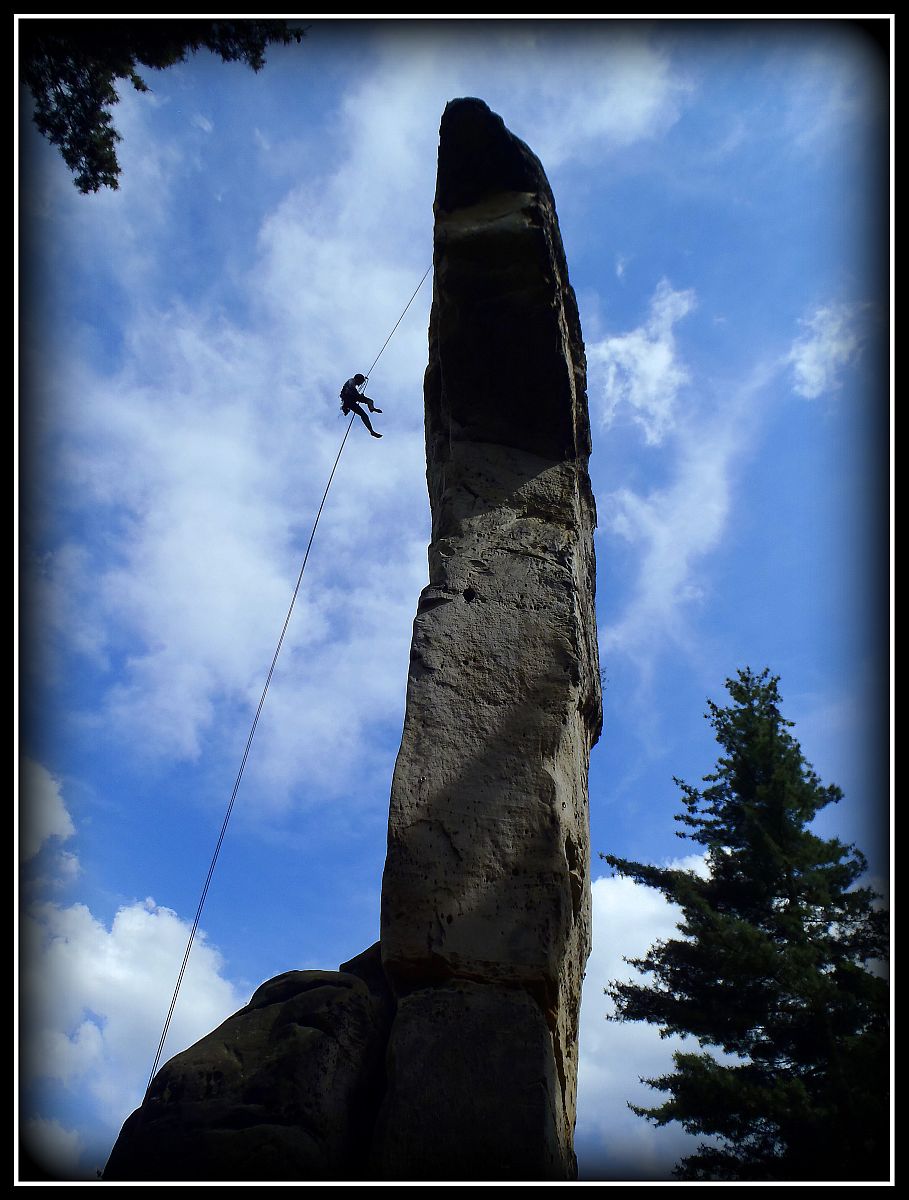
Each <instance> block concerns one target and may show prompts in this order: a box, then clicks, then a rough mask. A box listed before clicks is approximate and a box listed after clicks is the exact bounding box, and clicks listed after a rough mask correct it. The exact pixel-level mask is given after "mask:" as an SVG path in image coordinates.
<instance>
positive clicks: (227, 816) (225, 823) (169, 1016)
mask: <svg viewBox="0 0 909 1200" xmlns="http://www.w3.org/2000/svg"><path fill="white" fill-rule="evenodd" d="M431 270H432V264H431V263H430V265H429V267H428V268H427V269H426V272H425V273H424V275H423V278H422V279H421V280H420V282H419V283H418V284H417V286H416V289H415V291H414V293H413V295H412V296H411V297H410V299H409V300H408V301H407V304H406V305H405V306H404V311H403V312H402V313H401V315H400V316H399V317H398V319H397V321H395V324H394V328H393V329H392V331H391V333H390V334H389V335H388V337H387V338H386V339H385V342H384V344H383V345H382V349H381V350H380V351H379V353H378V354H377V355H376V357H375V359H374V360H373V363H372V366H371V367H370V368H369V370H370V371H372V370H373V368H374V367H375V365H376V363H377V362H378V361H379V359H380V358H381V357H382V354H383V352H384V350H385V347H386V346H387V345H388V343H389V342H390V341H391V339H392V337H393V335H394V332H395V330H396V329H397V328H398V326H399V325H400V324H401V322H402V320H403V319H404V315H405V313H406V312H407V310H408V309H409V308H410V306H411V304H412V303H413V301H414V299H415V298H416V295H417V292H419V290H420V288H421V287H422V286H423V283H424V281H425V279H426V276H427V275H428V274H429V272H430V271H431ZM368 378H369V376H368V375H367V379H368ZM355 416H356V414H355V413H354V414H353V415H352V416H351V418H350V421H349V422H348V424H347V429H346V430H345V431H344V437H343V438H342V439H341V445H340V447H339V449H338V453H337V455H336V456H335V461H334V465H333V466H332V468H331V474H330V475H329V476H328V483H327V484H326V485H325V491H324V492H323V493H322V501H321V503H320V504H319V510H318V512H317V513H316V519H315V521H314V522H313V527H312V531H311V533H310V535H309V541H308V543H307V545H306V552H305V553H304V555H303V563H302V566H301V567H300V573H299V575H298V576H297V583H296V586H295V587H294V591H293V596H292V597H291V601H290V606H289V608H288V610H287V616H286V617H285V618H284V625H283V627H282V629H281V636H280V637H279V638H278V644H277V646H276V647H275V652H274V655H273V656H272V660H271V666H270V667H269V669H268V676H267V677H266V680H265V686H264V687H263V689H262V695H261V696H260V697H259V704H258V707H257V708H256V715H255V716H254V717H253V722H252V726H251V727H250V730H249V737H248V738H247V739H246V747H245V749H244V750H243V757H242V759H241V761H240V769H239V770H238V772H237V778H236V780H235V781H234V786H233V791H232V792H231V794H230V802H229V804H228V805H227V812H226V813H225V814H224V820H223V822H222V823H221V832H220V833H219V834H218V841H217V843H216V845H215V850H214V854H213V855H212V859H211V863H210V864H209V868H208V874H207V875H206V877H205V884H204V885H203V887H202V894H201V896H200V897H199V904H198V906H197V908H196V915H195V918H194V920H193V924H192V928H191V930H190V934H189V940H188V941H187V943H186V950H185V951H184V954H183V962H182V963H181V964H180V971H179V974H178V975H177V983H176V987H175V988H174V994H173V997H172V999H171V1002H170V1008H169V1009H168V1012H167V1018H166V1020H165V1022H164V1029H163V1030H162V1032H161V1038H160V1041H159V1042H158V1050H157V1053H156V1054H155V1061H154V1063H153V1065H152V1069H151V1074H150V1075H149V1077H148V1083H147V1084H146V1085H145V1095H146V1096H147V1095H148V1093H149V1090H150V1088H151V1085H152V1081H153V1080H154V1078H155V1074H156V1072H157V1070H158V1064H159V1062H160V1061H161V1054H162V1052H163V1050H164V1043H165V1041H166V1039H167V1034H168V1032H169V1030H170V1024H171V1020H172V1018H173V1015H174V1009H175V1008H176V1007H177V997H178V996H179V994H180V987H181V985H182V983H183V976H184V975H185V973H186V967H187V964H188V963H189V955H190V951H191V950H192V945H193V940H194V938H195V936H196V930H197V929H198V928H199V921H200V920H201V919H202V909H203V908H204V906H205V901H206V898H207V896H208V889H209V887H210V886H211V881H212V876H213V875H214V873H215V866H216V865H217V862H218V856H219V855H220V853H221V846H222V845H223V843H224V835H225V834H226V833H227V826H228V823H229V822H230V817H231V813H232V812H233V808H234V802H235V801H236V799H237V793H238V792H239V790H240V782H241V780H242V779H243V772H244V771H245V769H246V761H247V759H248V758H249V752H250V749H251V747H252V743H253V738H254V737H255V733H256V728H257V726H258V724H259V717H260V716H261V715H262V708H263V706H264V704H265V697H266V695H267V693H268V688H269V684H270V683H271V680H272V676H273V675H274V673H275V667H276V665H277V662H278V655H279V654H280V653H281V647H282V646H283V645H284V637H285V634H286V633H287V629H288V626H289V625H290V618H291V614H292V613H293V610H294V605H295V604H296V602H297V596H298V594H299V591H300V585H301V583H302V582H303V572H304V571H305V570H306V563H307V561H308V559H309V552H310V550H311V549H312V544H313V540H314V539H315V536H316V530H317V529H318V527H319V520H320V518H321V516H322V510H323V509H324V508H325V501H326V500H327V499H328V491H329V488H330V487H331V485H332V480H333V479H334V477H335V472H336V471H337V469H338V463H339V462H340V461H341V454H342V452H343V450H344V446H345V444H346V442H347V438H348V435H349V434H350V431H351V428H352V426H353V423H354V417H355Z"/></svg>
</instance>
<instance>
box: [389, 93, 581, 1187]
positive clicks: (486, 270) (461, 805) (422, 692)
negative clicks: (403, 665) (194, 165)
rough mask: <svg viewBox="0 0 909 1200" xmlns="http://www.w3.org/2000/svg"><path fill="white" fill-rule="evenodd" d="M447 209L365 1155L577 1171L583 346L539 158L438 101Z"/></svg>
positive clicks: (471, 1167) (487, 116)
mask: <svg viewBox="0 0 909 1200" xmlns="http://www.w3.org/2000/svg"><path fill="white" fill-rule="evenodd" d="M435 213H436V223H435V260H434V266H435V277H434V289H435V290H434V297H433V309H432V318H431V327H430V353H429V367H428V369H427V372H426V379H425V399H426V448H427V479H428V483H429V494H430V502H431V506H432V517H433V528H432V542H431V545H430V549H429V574H430V581H429V585H428V587H426V588H425V589H424V591H423V594H422V596H421V598H420V603H419V607H418V611H417V617H416V621H415V623H414V635H413V644H412V650H411V661H410V672H409V678H408V689H407V710H406V716H405V722H404V733H403V738H402V743H401V749H400V752H399V754H398V759H397V763H396V767H395V774H394V781H393V785H392V794H391V806H390V815H389V836H388V857H387V860H386V865H385V874H384V879H383V889H382V924H381V946H382V961H383V965H384V968H385V973H386V975H387V977H388V979H389V981H390V983H391V985H392V987H393V989H394V992H395V995H396V997H397V1001H398V1004H397V1013H396V1016H395V1019H394V1023H393V1025H392V1031H391V1039H390V1044H389V1058H388V1062H389V1080H388V1091H387V1093H386V1096H385V1100H384V1102H383V1106H382V1110H381V1113H380V1117H379V1128H378V1130H377V1135H376V1142H375V1146H374V1150H373V1161H374V1163H375V1165H376V1170H377V1173H378V1174H379V1175H380V1176H381V1177H383V1178H401V1179H408V1178H428V1179H433V1178H434V1179H444V1178H448V1179H451V1178H468V1179H469V1178H474V1179H512V1178H513V1179H560V1178H561V1179H564V1178H570V1177H571V1176H572V1173H573V1170H574V1156H573V1149H572V1138H573V1128H574V1117H575V1108H574V1104H575V1087H576V1070H577V1027H578V1012H579V1004H580V990H581V981H582V978H583V972H584V965H585V962H586V959H587V955H588V952H589V945H590V885H589V877H588V860H589V833H588V808H587V773H588V763H589V755H590V749H591V747H592V746H593V744H594V742H595V741H596V739H597V737H598V735H599V732H600V727H601V695H600V681H599V662H598V656H597V645H596V620H595V613H594V556H593V530H594V526H595V522H596V516H595V509H594V503H593V496H592V493H591V488H590V482H589V478H588V475H587V459H588V456H589V453H590V431H589V423H588V415H587V400H586V390H585V389H586V374H585V357H584V348H583V342H582V339H581V331H580V324H579V321H578V314H577V308H576V304H575V299H574V293H573V291H572V289H571V287H570V285H569V282H568V275H567V269H566V265H565V257H564V252H563V250H562V243H561V238H560V235H559V229H558V223H557V219H556V213H555V206H554V202H553V199H552V193H551V191H550V189H549V185H548V183H547V181H546V177H545V175H544V173H543V170H542V167H541V166H540V164H539V162H538V160H537V159H536V158H535V156H534V155H533V154H532V153H531V152H530V150H528V148H527V147H526V146H525V145H524V144H523V143H522V142H520V141H519V140H518V139H517V138H515V137H514V136H513V135H512V134H510V133H509V132H508V130H507V129H506V128H505V126H504V124H503V123H502V121H501V119H500V118H499V117H497V116H496V115H495V114H493V113H491V112H490V111H489V109H488V108H487V107H486V105H485V104H483V103H482V101H479V100H460V101H454V102H452V103H451V104H450V105H449V106H448V107H447V109H446V111H445V115H444V117H443V120H442V127H441V138H440V149H439V175H438V189H437V194H436V204H435ZM484 1063H485V1064H486V1066H485V1067H484V1065H483V1064H484ZM440 1106H441V1107H440ZM443 1114H444V1116H443ZM437 1115H438V1119H437ZM430 1130H431V1131H432V1132H431V1135H430Z"/></svg>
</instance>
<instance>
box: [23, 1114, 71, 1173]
mask: <svg viewBox="0 0 909 1200" xmlns="http://www.w3.org/2000/svg"><path fill="white" fill-rule="evenodd" d="M22 1148H23V1150H25V1151H26V1152H27V1153H28V1155H29V1156H30V1158H31V1159H32V1161H33V1162H34V1163H35V1164H36V1165H37V1166H38V1167H40V1168H41V1169H42V1170H43V1171H46V1172H47V1173H48V1174H49V1175H50V1176H51V1177H53V1178H56V1179H78V1178H79V1177H80V1175H81V1173H82V1168H81V1165H80V1162H79V1158H80V1155H81V1153H82V1139H81V1137H80V1136H79V1134H78V1132H77V1131H76V1130H74V1129H65V1128H64V1127H63V1125H61V1124H60V1122H59V1121H56V1120H49V1119H48V1118H46V1117H30V1118H29V1119H28V1120H27V1121H24V1122H23V1124H22Z"/></svg>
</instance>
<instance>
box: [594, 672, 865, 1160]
mask: <svg viewBox="0 0 909 1200" xmlns="http://www.w3.org/2000/svg"><path fill="white" fill-rule="evenodd" d="M778 682H779V680H778V678H776V677H771V676H770V674H769V672H768V671H766V670H765V671H763V672H762V673H761V674H755V673H753V672H752V671H750V670H747V669H746V670H744V671H740V672H739V673H738V677H737V678H736V679H734V680H727V681H726V686H727V689H728V691H729V693H730V695H731V697H732V700H733V703H732V704H731V705H729V707H727V708H720V707H719V706H717V705H716V704H713V703H712V702H709V701H708V705H709V711H708V713H707V714H705V715H706V717H707V719H708V720H709V721H710V722H711V724H712V725H713V728H714V730H715V732H716V738H717V741H718V742H719V743H720V745H721V746H722V748H723V753H722V755H721V756H720V758H719V759H718V761H717V765H716V769H715V772H714V774H712V775H708V776H705V778H704V780H703V782H704V783H706V784H708V785H709V786H708V787H706V788H705V789H704V790H703V791H702V790H699V789H697V788H694V787H690V786H689V785H688V784H686V783H683V782H682V781H681V780H676V783H677V784H678V786H679V787H680V788H681V792H682V798H683V801H684V807H685V811H684V812H683V813H682V814H680V815H679V816H678V817H677V818H676V820H678V821H679V822H681V824H682V825H684V826H685V831H683V832H680V833H679V835H678V836H680V837H683V838H688V839H691V840H692V841H695V842H697V843H699V844H700V845H701V846H703V847H705V850H706V856H705V857H706V864H707V867H708V871H709V874H708V876H707V877H706V878H703V877H701V876H699V875H697V874H695V873H693V872H689V871H681V870H673V869H668V868H662V867H654V866H648V865H646V864H643V863H637V862H631V861H629V860H627V859H621V858H616V857H615V856H613V855H609V854H604V855H601V857H602V858H604V859H605V860H606V861H607V862H608V863H610V865H611V866H612V867H613V868H614V869H615V870H616V871H617V872H619V874H621V875H624V876H628V877H630V878H632V879H635V880H637V881H638V882H639V883H643V884H646V885H647V886H649V887H654V888H658V889H659V890H660V891H662V892H663V894H664V895H665V896H666V897H667V899H668V900H670V901H672V902H673V903H675V904H677V905H678V906H679V907H680V908H681V910H682V919H681V921H680V923H679V926H678V928H679V931H680V933H681V934H682V935H683V937H682V938H678V939H670V940H667V941H665V942H658V943H657V944H656V945H654V946H652V947H651V948H650V949H649V951H648V952H647V953H646V954H645V956H644V957H643V958H641V959H632V960H628V961H629V962H631V964H632V965H633V966H634V967H636V968H637V969H638V970H639V971H641V972H645V973H649V976H650V980H651V981H650V982H647V981H645V982H640V983H623V982H613V983H611V984H610V985H609V987H608V988H607V989H606V993H607V995H609V996H611V997H612V999H613V1000H614V1002H615V1006H616V1015H615V1016H614V1017H613V1018H611V1019H613V1020H618V1021H648V1022H650V1023H652V1024H655V1025H658V1026H659V1028H660V1032H661V1036H668V1035H670V1034H682V1035H690V1036H693V1037H694V1038H696V1039H697V1040H698V1042H699V1043H700V1045H701V1047H702V1048H703V1047H705V1046H711V1047H716V1048H719V1049H720V1050H722V1051H723V1052H724V1060H723V1061H718V1060H717V1059H716V1058H714V1057H713V1055H711V1054H710V1053H707V1052H703V1051H702V1052H701V1053H677V1054H675V1055H674V1063H675V1071H674V1072H673V1073H672V1074H669V1075H665V1076H662V1077H660V1078H658V1079H648V1080H646V1081H645V1082H646V1083H648V1084H649V1085H650V1086H651V1087H653V1088H655V1089H657V1090H658V1091H661V1092H666V1093H669V1099H667V1100H666V1101H665V1102H664V1103H662V1104H660V1105H658V1106H657V1107H654V1108H634V1111H635V1112H637V1113H638V1114H639V1115H642V1116H644V1117H646V1118H648V1119H649V1120H651V1121H653V1122H654V1123H655V1124H657V1125H664V1124H666V1123H667V1122H669V1121H678V1122H680V1123H681V1124H682V1125H683V1126H684V1127H685V1129H686V1130H688V1131H689V1132H691V1133H696V1134H702V1135H709V1136H711V1137H712V1138H715V1139H717V1142H718V1146H719V1148H714V1147H713V1146H711V1145H709V1144H702V1145H700V1146H699V1147H698V1152H697V1153H696V1154H694V1155H692V1156H690V1157H688V1158H685V1159H683V1160H682V1161H681V1163H680V1164H679V1165H678V1166H677V1168H676V1172H675V1173H676V1175H677V1176H679V1177H680V1178H682V1179H689V1180H751V1181H766V1182H774V1181H805V1180H816V1181H820V1180H844V1181H845V1180H857V1179H867V1180H873V1179H885V1178H887V1170H888V1152H887V1147H888V1129H889V1116H888V1109H889V1104H888V1095H887V1088H888V1033H887V1029H888V1009H889V998H888V996H889V989H888V987H887V984H886V982H885V981H884V980H883V979H882V978H881V977H880V976H879V975H877V974H875V973H874V971H873V969H869V968H872V967H873V966H874V964H875V963H876V962H881V961H884V960H885V959H886V956H887V921H886V914H885V913H884V911H883V910H882V909H881V908H880V907H878V906H877V905H876V902H877V901H878V900H879V899H880V897H878V896H877V895H876V894H875V893H874V892H872V891H871V890H869V889H868V888H866V887H856V886H854V885H855V884H856V881H857V880H858V879H859V877H860V876H861V875H862V874H863V872H864V871H865V869H866V866H867V864H866V860H865V858H864V856H863V855H862V854H861V852H860V851H859V850H857V849H856V847H854V846H846V845H844V844H843V843H842V842H840V841H839V840H838V839H836V838H833V839H827V840H825V839H822V838H819V837H817V836H816V835H815V834H813V833H812V832H811V831H810V830H809V829H808V828H807V825H808V824H809V823H810V822H811V821H812V819H813V818H814V817H815V816H816V815H817V813H818V812H820V810H821V809H823V808H824V807H826V805H828V804H830V803H833V802H836V801H838V800H839V799H840V798H841V792H840V791H839V789H838V788H836V787H832V786H824V785H823V784H822V783H821V782H820V780H819V779H818V777H817V776H816V775H815V773H814V771H813V770H812V768H811V767H810V766H809V765H808V764H807V763H806V762H805V760H804V758H803V756H802V753H801V748H800V746H799V744H798V742H797V741H796V740H795V738H794V737H793V736H792V735H791V733H790V732H789V729H790V728H791V727H792V722H791V721H787V720H784V718H783V716H782V714H781V712H780V696H779V692H778V688H777V685H778Z"/></svg>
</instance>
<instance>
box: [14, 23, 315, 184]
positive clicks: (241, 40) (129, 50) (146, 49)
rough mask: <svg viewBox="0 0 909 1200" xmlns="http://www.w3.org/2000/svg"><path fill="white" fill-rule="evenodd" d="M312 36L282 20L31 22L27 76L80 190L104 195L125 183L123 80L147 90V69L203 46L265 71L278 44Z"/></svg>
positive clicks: (22, 36)
mask: <svg viewBox="0 0 909 1200" xmlns="http://www.w3.org/2000/svg"><path fill="white" fill-rule="evenodd" d="M304 36H305V35H304V32H303V30H300V29H293V30H291V29H289V28H288V24H287V22H286V21H280V20H269V21H226V20H214V21H212V20H199V19H195V18H194V19H174V18H170V19H167V20H143V19H138V18H136V19H123V18H117V19H108V20H103V19H97V20H96V19H69V20H64V19H53V20H34V19H23V20H21V21H20V23H19V63H20V75H21V78H22V81H23V83H25V84H26V86H27V87H28V89H29V91H30V92H31V94H32V97H33V98H34V101H35V112H34V121H35V124H36V125H37V127H38V129H39V130H40V131H41V133H43V134H44V136H45V137H46V138H47V139H48V140H49V141H50V142H51V143H52V144H53V145H54V146H59V147H60V151H61V153H62V155H63V158H64V161H65V162H66V165H67V166H68V167H69V168H70V170H71V171H72V172H73V173H74V175H75V184H76V187H77V188H78V189H79V191H80V192H83V193H87V192H96V191H98V189H99V188H101V187H110V188H117V187H118V186H119V181H118V180H119V175H120V165H119V163H118V162H117V152H116V144H117V142H118V141H120V140H121V138H120V135H119V134H118V133H117V131H116V129H115V128H114V124H113V118H112V116H111V111H110V110H111V108H112V107H113V105H115V104H116V103H117V102H118V99H119V98H118V96H117V90H116V86H115V85H116V81H117V80H118V79H123V80H128V81H129V83H131V84H132V86H133V87H134V88H135V89H136V91H139V92H147V91H148V90H149V88H148V84H147V83H146V82H145V80H144V79H143V78H142V76H141V75H140V74H139V71H138V68H139V67H140V66H142V67H150V68H151V69H152V70H155V71H161V70H164V69H165V68H166V67H171V66H173V65H174V64H175V63H179V62H183V61H185V59H186V57H187V55H188V54H195V52H196V51H197V50H200V49H203V48H205V49H208V50H211V51H212V52H213V53H215V54H219V55H220V56H221V59H222V60H223V61H224V62H245V63H247V64H248V65H249V66H250V67H252V69H253V70H254V71H258V70H260V69H261V67H263V66H264V64H265V50H266V48H267V46H268V45H269V44H270V43H272V42H279V43H281V44H285V45H286V44H288V43H289V42H300V41H301V40H302V39H303V37H304Z"/></svg>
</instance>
